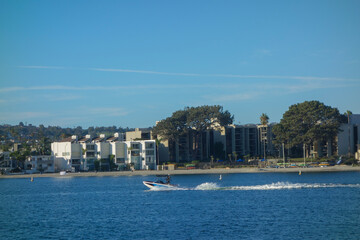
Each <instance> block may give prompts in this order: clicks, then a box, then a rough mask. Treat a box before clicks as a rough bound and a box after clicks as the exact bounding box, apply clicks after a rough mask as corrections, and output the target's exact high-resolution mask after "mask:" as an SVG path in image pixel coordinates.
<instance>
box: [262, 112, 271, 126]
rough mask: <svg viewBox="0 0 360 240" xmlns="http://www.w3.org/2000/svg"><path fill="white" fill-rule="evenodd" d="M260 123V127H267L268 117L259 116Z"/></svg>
mask: <svg viewBox="0 0 360 240" xmlns="http://www.w3.org/2000/svg"><path fill="white" fill-rule="evenodd" d="M260 123H261V125H267V124H268V123H269V116H268V115H267V114H266V113H263V114H261V116H260Z"/></svg>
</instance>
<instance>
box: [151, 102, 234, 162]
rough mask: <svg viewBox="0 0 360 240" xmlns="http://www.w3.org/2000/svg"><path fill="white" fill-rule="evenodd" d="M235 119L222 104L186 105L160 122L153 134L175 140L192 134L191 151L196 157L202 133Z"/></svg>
mask: <svg viewBox="0 0 360 240" xmlns="http://www.w3.org/2000/svg"><path fill="white" fill-rule="evenodd" d="M233 120H234V116H233V115H231V114H230V113H229V112H228V111H224V110H223V107H222V106H218V105H215V106H207V105H205V106H199V107H186V108H185V109H184V110H179V111H176V112H174V113H173V114H172V116H171V117H168V118H166V119H164V120H162V121H160V122H158V124H157V125H156V126H155V127H154V129H153V134H154V135H155V136H161V138H162V139H164V140H169V141H173V142H178V140H179V137H181V136H184V135H188V136H191V137H192V140H191V141H192V142H193V143H194V146H193V148H191V149H190V152H191V155H192V157H193V158H195V156H198V150H199V144H200V138H201V134H202V133H204V132H205V131H207V130H209V129H219V128H220V127H221V126H226V125H228V124H231V123H232V122H233Z"/></svg>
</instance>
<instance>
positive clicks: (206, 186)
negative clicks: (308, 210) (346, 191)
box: [150, 182, 360, 191]
mask: <svg viewBox="0 0 360 240" xmlns="http://www.w3.org/2000/svg"><path fill="white" fill-rule="evenodd" d="M310 188H314V189H315V188H360V184H339V183H289V182H277V183H271V184H264V185H253V186H225V187H222V186H219V185H218V184H217V183H213V182H206V183H202V184H200V185H198V186H196V187H194V188H183V187H179V186H178V187H174V188H166V189H164V188H153V189H151V190H150V191H190V190H191V191H225V190H230V191H269V190H291V189H310Z"/></svg>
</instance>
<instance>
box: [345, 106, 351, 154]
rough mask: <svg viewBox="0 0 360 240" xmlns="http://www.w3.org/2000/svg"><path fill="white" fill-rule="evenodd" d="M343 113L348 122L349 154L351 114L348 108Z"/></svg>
mask: <svg viewBox="0 0 360 240" xmlns="http://www.w3.org/2000/svg"><path fill="white" fill-rule="evenodd" d="M345 115H346V116H347V124H348V135H349V136H348V155H349V156H350V155H351V147H350V141H351V137H350V134H351V132H350V116H351V115H352V112H351V111H350V110H346V112H345Z"/></svg>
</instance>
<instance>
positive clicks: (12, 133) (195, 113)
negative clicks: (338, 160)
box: [0, 101, 351, 159]
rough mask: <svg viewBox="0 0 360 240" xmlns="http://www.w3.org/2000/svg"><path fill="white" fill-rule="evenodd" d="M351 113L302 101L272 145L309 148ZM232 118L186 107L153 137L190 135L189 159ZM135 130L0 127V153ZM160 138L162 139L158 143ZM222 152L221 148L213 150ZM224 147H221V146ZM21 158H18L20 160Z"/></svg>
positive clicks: (213, 109) (41, 149)
mask: <svg viewBox="0 0 360 240" xmlns="http://www.w3.org/2000/svg"><path fill="white" fill-rule="evenodd" d="M350 115H351V111H347V112H346V113H344V114H340V112H339V110H338V109H337V108H332V107H330V106H326V105H325V104H323V103H321V102H319V101H305V102H303V103H298V104H294V105H291V106H290V107H289V109H288V110H287V111H286V112H285V113H284V114H283V117H282V119H281V120H280V123H278V124H276V125H275V126H274V128H273V134H274V142H275V144H278V145H280V144H285V145H286V147H287V148H291V147H293V146H296V145H299V144H305V145H307V146H310V145H312V144H314V142H316V141H326V140H329V139H333V138H334V137H335V136H336V134H337V133H338V132H339V131H340V130H339V128H340V124H341V123H347V122H348V121H349V116H350ZM233 121H234V115H232V114H231V113H230V112H229V111H228V110H224V109H223V107H222V106H220V105H213V106H208V105H204V106H199V107H185V108H184V109H182V110H178V111H175V112H174V113H172V115H171V116H169V117H167V118H165V119H163V120H161V121H159V122H158V124H157V125H156V126H155V127H154V128H153V134H154V135H155V136H159V137H158V139H157V144H159V143H160V142H161V141H162V140H169V141H173V142H175V143H178V140H179V138H180V137H181V136H184V135H186V134H189V133H190V134H191V136H193V139H194V141H193V142H194V144H195V146H194V147H193V148H192V149H190V151H191V155H192V156H193V157H196V156H197V155H198V152H199V149H200V146H199V145H198V144H199V143H200V141H199V139H200V138H201V136H202V134H203V133H204V132H205V131H207V130H208V129H210V128H211V129H220V128H221V127H223V126H226V125H229V124H232V123H233ZM268 121H269V117H268V116H267V114H265V113H263V114H262V115H261V116H260V122H261V124H263V125H266V124H268ZM132 130H134V129H130V128H122V127H116V126H111V127H89V128H87V129H83V128H82V127H80V126H79V127H76V128H61V127H58V126H48V127H45V126H44V125H39V126H38V127H37V126H33V125H31V124H29V125H25V124H24V123H22V122H20V123H19V124H18V125H15V126H11V125H6V124H4V125H0V140H1V146H0V147H1V150H3V151H8V150H9V149H11V147H12V145H13V142H21V143H22V144H24V147H25V148H24V149H25V150H23V151H22V153H23V154H22V155H21V154H20V152H18V153H14V154H15V155H16V154H18V155H19V156H18V158H20V159H22V158H23V157H24V156H25V155H28V154H30V152H29V151H30V150H31V149H36V153H37V154H50V143H51V142H54V141H58V140H61V139H63V138H65V137H68V136H71V135H77V136H84V135H86V134H91V135H98V134H100V133H102V134H107V135H112V134H114V133H115V132H119V133H123V132H127V131H132ZM160 138H161V139H160ZM214 147H215V148H216V149H217V148H219V149H218V152H221V149H220V148H221V146H214ZM222 147H224V146H222ZM20 155H21V156H20Z"/></svg>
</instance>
